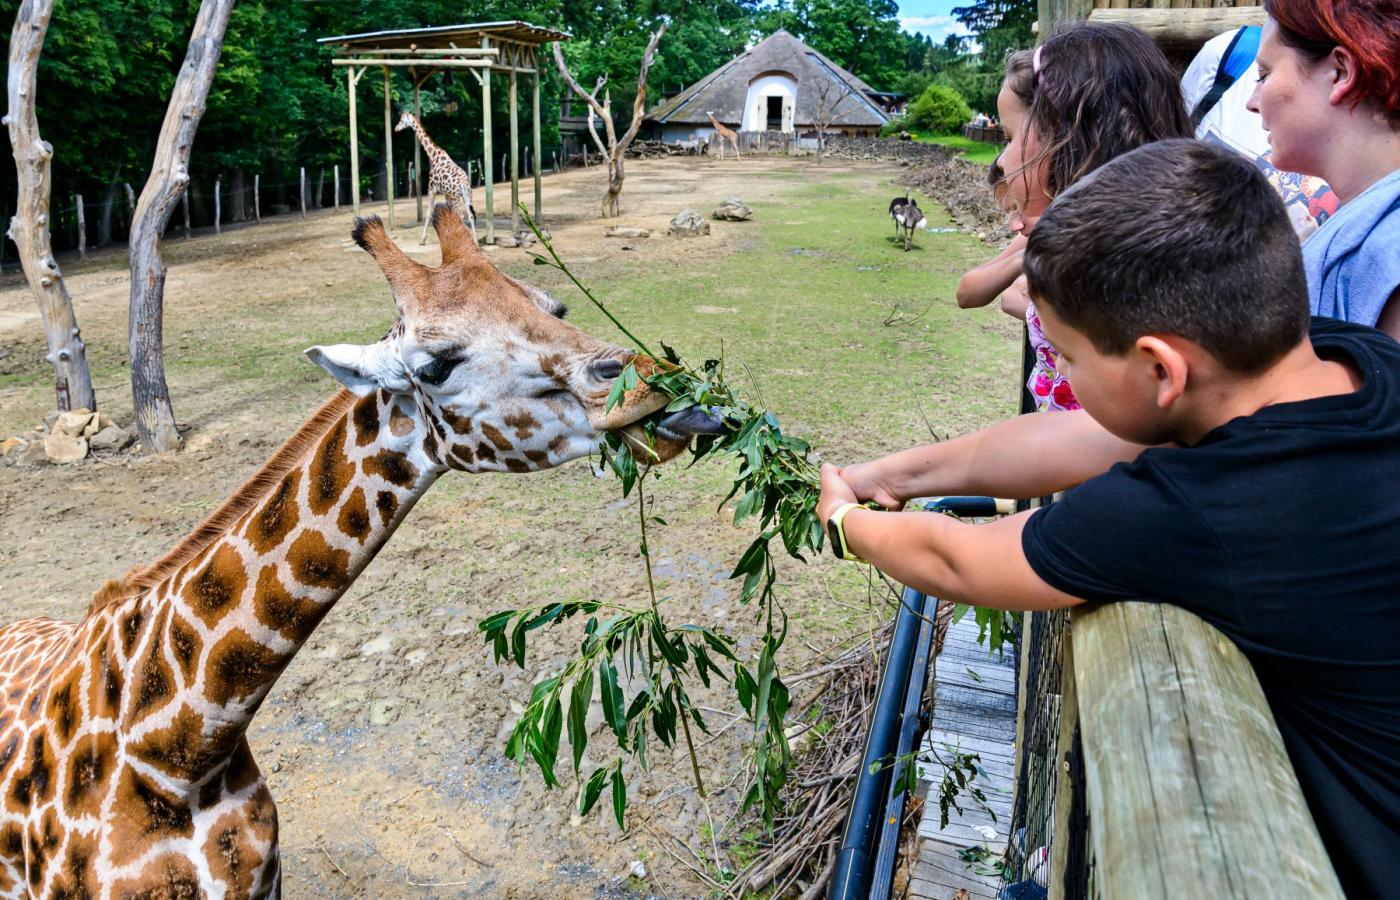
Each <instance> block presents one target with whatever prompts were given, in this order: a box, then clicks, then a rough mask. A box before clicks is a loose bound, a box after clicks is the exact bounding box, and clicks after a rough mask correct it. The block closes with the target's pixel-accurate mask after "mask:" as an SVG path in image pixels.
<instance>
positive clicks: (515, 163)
mask: <svg viewBox="0 0 1400 900" xmlns="http://www.w3.org/2000/svg"><path fill="white" fill-rule="evenodd" d="M516 56H517V57H518V54H516ZM519 232H520V109H519V106H518V105H517V103H516V100H515V69H514V68H512V69H511V71H510V233H511V234H518V233H519Z"/></svg>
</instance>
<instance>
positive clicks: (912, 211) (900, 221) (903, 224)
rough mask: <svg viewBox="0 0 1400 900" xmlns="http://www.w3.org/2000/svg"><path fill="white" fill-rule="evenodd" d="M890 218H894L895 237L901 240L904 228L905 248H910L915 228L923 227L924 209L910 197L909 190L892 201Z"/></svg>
mask: <svg viewBox="0 0 1400 900" xmlns="http://www.w3.org/2000/svg"><path fill="white" fill-rule="evenodd" d="M890 218H891V219H894V237H895V240H899V232H900V229H901V228H902V229H904V249H905V251H908V250H909V247H910V238H912V237H913V233H914V230H915V229H917V228H923V227H924V222H926V221H928V220H927V219H925V218H924V213H923V210H921V209H919V204H917V203H915V202H914V201H913V200H911V199H909V192H908V191H905V192H904V196H903V197H895V198H894V199H893V200H891V201H890Z"/></svg>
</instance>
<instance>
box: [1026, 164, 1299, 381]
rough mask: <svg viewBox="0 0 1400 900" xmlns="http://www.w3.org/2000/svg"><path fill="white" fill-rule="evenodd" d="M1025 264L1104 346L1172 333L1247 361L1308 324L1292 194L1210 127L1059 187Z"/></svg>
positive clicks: (1055, 305) (1049, 299) (1043, 299)
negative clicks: (1284, 196)
mask: <svg viewBox="0 0 1400 900" xmlns="http://www.w3.org/2000/svg"><path fill="white" fill-rule="evenodd" d="M1022 266H1023V267H1024V269H1025V273H1026V280H1027V282H1028V286H1029V287H1030V292H1031V296H1032V297H1033V298H1035V301H1036V303H1043V304H1045V305H1046V306H1049V307H1050V308H1052V309H1053V310H1054V311H1055V314H1056V315H1058V316H1059V317H1060V318H1061V319H1063V320H1064V321H1065V323H1066V324H1067V325H1069V326H1070V327H1072V328H1074V329H1075V330H1077V331H1079V332H1081V333H1082V334H1084V336H1085V337H1087V338H1088V339H1089V340H1090V341H1091V342H1092V343H1093V345H1094V347H1095V348H1096V349H1097V350H1098V351H1099V352H1101V353H1108V354H1113V355H1122V354H1124V353H1127V352H1128V351H1129V350H1130V349H1131V348H1132V346H1133V344H1134V343H1135V342H1136V341H1137V339H1138V338H1140V337H1142V336H1143V335H1146V334H1170V335H1176V336H1178V337H1183V338H1186V339H1187V340H1189V341H1191V342H1193V343H1195V344H1197V345H1199V346H1200V347H1202V348H1203V349H1205V350H1206V351H1207V352H1209V353H1210V354H1211V355H1213V356H1214V357H1215V358H1216V359H1218V360H1220V362H1221V364H1222V365H1224V366H1225V367H1226V368H1229V369H1232V370H1235V371H1239V372H1246V373H1248V372H1254V371H1257V370H1259V369H1261V368H1263V367H1264V366H1267V365H1269V364H1270V363H1272V362H1274V361H1276V360H1277V359H1278V358H1279V357H1281V356H1283V354H1285V353H1287V352H1288V351H1289V350H1291V349H1292V348H1293V347H1295V346H1297V345H1298V343H1299V342H1300V341H1302V340H1303V339H1304V338H1305V337H1306V336H1307V333H1308V325H1309V317H1308V286H1307V279H1306V277H1305V276H1304V274H1303V256H1302V252H1301V250H1300V248H1299V246H1298V238H1297V236H1296V234H1295V233H1294V231H1293V228H1292V226H1291V225H1290V224H1289V221H1288V214H1287V213H1286V212H1285V211H1284V207H1283V201H1282V200H1281V199H1280V198H1279V196H1278V194H1277V193H1276V192H1275V191H1274V189H1273V188H1272V187H1271V186H1270V185H1269V182H1268V180H1267V179H1266V178H1265V177H1264V175H1263V173H1262V172H1260V171H1259V169H1258V168H1256V167H1255V165H1254V164H1253V163H1252V162H1250V161H1249V160H1246V159H1245V158H1244V157H1242V156H1239V155H1238V154H1235V153H1232V152H1229V151H1227V150H1223V149H1220V148H1217V147H1214V146H1212V145H1209V144H1205V143H1203V142H1201V141H1196V140H1191V139H1178V140H1169V141H1158V142H1156V143H1153V144H1148V145H1146V146H1143V147H1139V148H1138V149H1136V150H1133V151H1132V152H1130V153H1126V154H1124V155H1123V156H1120V157H1118V158H1117V159H1114V160H1113V161H1112V162H1109V163H1107V164H1105V165H1104V166H1102V167H1101V168H1099V169H1098V170H1096V171H1095V172H1093V173H1092V174H1091V175H1089V176H1087V177H1086V178H1084V179H1083V180H1081V181H1080V182H1079V183H1077V184H1075V185H1074V186H1073V187H1071V188H1070V189H1068V190H1067V191H1065V192H1064V193H1062V194H1061V195H1060V196H1058V197H1056V198H1055V202H1054V203H1052V204H1051V205H1050V209H1049V210H1047V211H1046V213H1045V215H1044V216H1042V217H1041V218H1040V220H1039V221H1038V222H1037V223H1036V226H1035V228H1034V229H1033V230H1032V231H1031V234H1030V237H1029V239H1028V241H1027V244H1026V253H1025V256H1024V257H1023V260H1022Z"/></svg>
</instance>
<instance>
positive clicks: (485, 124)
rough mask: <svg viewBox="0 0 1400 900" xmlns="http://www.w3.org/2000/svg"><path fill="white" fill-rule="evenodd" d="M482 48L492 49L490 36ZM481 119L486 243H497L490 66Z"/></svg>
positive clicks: (484, 79)
mask: <svg viewBox="0 0 1400 900" xmlns="http://www.w3.org/2000/svg"><path fill="white" fill-rule="evenodd" d="M481 49H482V50H490V49H491V39H490V38H489V37H486V36H484V35H483V36H482V38H481ZM487 58H488V59H489V58H490V57H487ZM481 121H482V126H481V127H482V135H481V144H482V150H481V177H482V178H483V179H485V181H486V243H488V244H494V243H496V193H495V189H494V188H493V186H492V182H493V181H494V180H495V179H494V178H492V172H491V167H490V166H488V165H487V163H488V162H489V161H490V159H491V69H490V67H489V66H488V67H487V68H484V69H482V70H481Z"/></svg>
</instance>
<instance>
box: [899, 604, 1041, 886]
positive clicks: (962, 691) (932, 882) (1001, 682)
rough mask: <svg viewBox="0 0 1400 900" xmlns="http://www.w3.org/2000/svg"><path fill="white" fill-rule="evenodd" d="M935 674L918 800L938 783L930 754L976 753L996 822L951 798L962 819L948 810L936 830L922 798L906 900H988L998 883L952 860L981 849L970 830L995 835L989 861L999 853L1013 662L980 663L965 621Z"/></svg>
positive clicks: (1009, 774) (1003, 836)
mask: <svg viewBox="0 0 1400 900" xmlns="http://www.w3.org/2000/svg"><path fill="white" fill-rule="evenodd" d="M935 669H936V674H935V679H936V681H935V687H934V701H933V722H932V725H931V727H930V728H929V731H928V734H927V735H925V737H924V753H923V754H922V755H921V756H920V765H921V772H920V776H921V777H920V780H919V790H920V793H923V794H927V793H928V792H929V791H931V790H932V791H935V792H936V790H937V786H938V782H940V781H941V780H942V778H943V766H942V765H941V764H940V763H939V762H938V760H937V759H936V758H935V757H934V753H933V748H937V751H938V752H939V753H941V754H942V755H943V756H944V757H945V758H949V757H950V756H951V754H950V753H949V752H948V750H947V748H948V747H952V748H956V749H960V750H961V751H962V752H964V753H976V754H978V756H979V757H980V761H981V764H982V768H983V770H984V771H985V772H986V780H985V781H983V780H982V779H981V778H978V779H977V781H979V782H982V783H981V784H980V785H979V786H980V787H981V789H982V790H983V792H984V793H986V795H987V806H988V807H990V808H991V812H992V813H995V814H996V821H993V820H992V814H991V813H989V812H988V811H987V810H986V809H983V808H982V806H981V805H980V804H977V803H976V801H973V800H972V799H971V798H967V801H968V802H966V803H961V801H962V800H963V798H962V797H959V801H960V803H961V805H962V807H963V811H962V812H961V813H959V812H957V811H956V810H950V811H949V813H950V815H949V819H948V824H947V825H946V826H942V827H940V821H939V819H940V813H939V809H938V803H937V802H936V800H935V798H933V797H930V798H929V802H928V803H927V804H926V805H925V806H924V813H923V821H921V822H920V823H919V836H920V837H921V838H922V839H923V843H922V849H921V850H920V853H919V858H918V860H917V861H916V862H915V864H914V868H913V872H912V873H911V875H910V880H909V896H910V897H912V898H917V900H952V898H953V895H954V893H955V892H956V891H958V890H960V889H961V890H966V891H967V893H968V897H969V898H971V900H995V898H996V895H997V891H998V890H999V888H1000V886H1001V883H1000V881H999V880H998V879H997V878H995V877H988V876H984V875H979V874H977V872H975V871H974V870H973V868H972V867H971V866H969V865H968V864H967V863H966V862H964V861H963V860H962V859H960V858H959V857H958V851H959V850H961V849H962V848H964V847H966V846H968V845H969V844H980V843H982V842H983V835H981V834H980V833H979V832H978V831H976V830H975V829H976V828H978V827H981V826H987V825H990V826H991V827H992V828H994V829H995V830H996V833H997V837H996V839H995V840H991V841H988V842H987V844H988V846H989V848H990V849H991V850H992V852H993V854H995V855H997V856H999V855H1000V854H1001V853H1002V852H1004V851H1005V849H1006V843H1007V840H1008V835H1007V829H1008V827H1009V824H1010V821H1011V789H1012V785H1013V783H1014V781H1015V773H1014V771H1013V769H1014V764H1015V759H1016V674H1015V673H1016V670H1015V660H1014V658H1013V656H1012V654H1011V653H1010V652H1008V653H1006V654H1005V656H1003V657H998V656H997V655H996V654H992V655H991V656H988V655H987V649H986V647H984V646H983V645H981V644H978V643H977V623H976V622H975V621H974V620H973V617H972V615H971V614H968V615H967V616H965V617H964V618H963V620H962V621H961V622H958V623H957V624H956V625H953V626H952V627H950V628H949V629H948V635H947V638H946V639H945V640H944V642H943V652H942V653H940V654H939V655H938V658H937V660H936V661H935ZM974 783H976V782H974Z"/></svg>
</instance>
